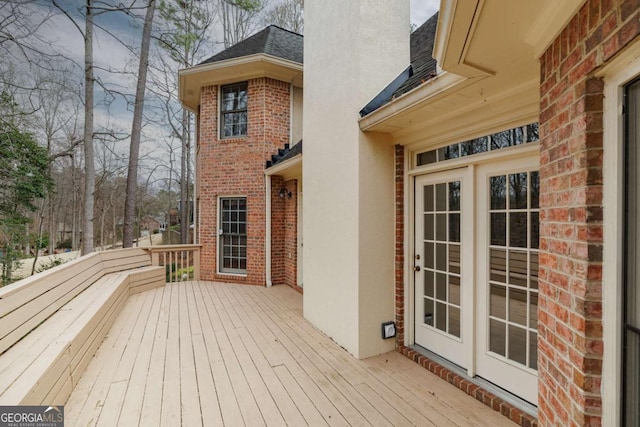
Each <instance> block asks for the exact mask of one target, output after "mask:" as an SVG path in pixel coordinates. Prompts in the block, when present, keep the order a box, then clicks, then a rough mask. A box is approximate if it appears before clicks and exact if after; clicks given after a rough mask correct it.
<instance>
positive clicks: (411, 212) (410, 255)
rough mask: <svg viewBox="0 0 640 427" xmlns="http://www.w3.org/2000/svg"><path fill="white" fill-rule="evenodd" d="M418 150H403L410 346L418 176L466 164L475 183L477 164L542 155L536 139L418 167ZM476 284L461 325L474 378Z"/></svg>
mask: <svg viewBox="0 0 640 427" xmlns="http://www.w3.org/2000/svg"><path fill="white" fill-rule="evenodd" d="M534 121H535V119H534ZM419 151H424V149H419V148H416V149H409V148H405V153H404V169H405V171H407V172H405V174H404V189H405V192H404V206H405V209H404V221H405V222H404V224H405V227H404V254H405V256H404V268H403V272H404V276H403V277H404V313H405V315H404V330H405V335H404V345H405V346H408V347H409V346H412V345H414V344H415V287H416V284H415V279H414V274H413V266H414V254H415V241H414V239H415V203H416V200H415V192H416V185H415V177H417V176H420V175H424V174H430V173H436V172H442V171H448V170H451V169H456V168H463V167H466V168H467V173H468V174H469V176H470V177H471V179H470V180H468V181H469V182H472V183H473V182H475V180H476V177H475V175H476V170H477V168H478V167H479V166H481V165H483V164H487V163H494V162H499V161H501V160H504V159H509V160H514V161H517V160H519V159H522V158H531V157H534V156H536V159H539V153H540V144H539V143H538V142H534V143H529V144H526V145H524V146H518V147H513V148H507V149H502V150H499V151H495V152H488V153H482V154H476V155H474V156H473V157H472V158H467V157H465V158H461V159H454V160H448V161H446V162H442V163H435V164H430V165H427V166H421V167H416V166H415V165H414V160H415V154H416V153H417V152H419ZM538 161H539V160H538ZM467 187H470V186H469V185H467ZM473 190H474V194H472V195H471V196H469V197H471V198H472V199H471V200H473V203H472V204H473V206H472V207H471V208H468V207H467V209H472V212H473V216H472V218H473V219H474V220H473V232H472V237H471V239H473V244H472V245H470V246H469V247H470V248H472V250H473V251H475V250H477V249H476V247H477V245H478V242H477V236H478V230H477V229H476V228H477V226H476V225H475V223H476V220H475V218H476V212H477V210H476V207H477V203H476V197H477V196H476V193H475V188H473ZM461 255H462V254H461ZM466 256H467V257H468V256H469V255H468V254H467V255H466ZM471 256H472V258H471V259H472V260H473V261H472V262H470V265H471V266H472V268H473V274H472V277H473V280H475V278H476V277H477V273H476V262H477V259H474V257H473V255H471ZM477 288H478V287H477V286H476V287H474V289H475V291H474V292H469V293H467V294H468V295H467V298H468V300H467V299H465V300H464V303H465V304H467V306H470V307H471V308H470V310H472V313H473V315H472V316H467V320H468V321H469V322H471V325H468V324H466V323H462V325H461V326H462V327H463V328H468V330H469V331H471V335H472V337H471V339H468V340H466V345H467V346H469V347H468V350H467V351H465V352H466V353H467V354H468V355H469V358H470V359H471V361H468V362H467V367H466V371H467V375H468V376H469V377H471V378H473V377H475V376H476V370H477V366H476V360H475V359H476V357H475V348H476V346H477V331H476V325H475V319H476V316H477V312H476V305H477Z"/></svg>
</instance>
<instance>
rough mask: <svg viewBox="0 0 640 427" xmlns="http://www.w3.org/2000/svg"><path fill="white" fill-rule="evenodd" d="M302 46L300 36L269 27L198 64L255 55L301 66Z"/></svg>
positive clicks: (274, 26) (272, 26)
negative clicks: (271, 57) (287, 61)
mask: <svg viewBox="0 0 640 427" xmlns="http://www.w3.org/2000/svg"><path fill="white" fill-rule="evenodd" d="M303 46H304V43H303V37H302V35H300V34H297V33H294V32H291V31H288V30H285V29H283V28H280V27H278V26H276V25H270V26H268V27H266V28H265V29H264V30H262V31H260V32H258V33H256V34H254V35H252V36H251V37H249V38H246V39H244V40H243V41H241V42H239V43H236V44H234V45H233V46H231V47H229V48H228V49H225V50H223V51H222V52H220V53H217V54H215V55H213V56H212V57H210V58H208V59H206V60H204V61H202V62H201V63H200V64H210V63H212V62H218V61H224V60H227V59H234V58H241V57H244V56H251V55H257V54H265V55H271V56H275V57H277V58H282V59H286V60H289V61H293V62H297V63H299V64H302V63H303V56H304V55H303V52H304V50H303Z"/></svg>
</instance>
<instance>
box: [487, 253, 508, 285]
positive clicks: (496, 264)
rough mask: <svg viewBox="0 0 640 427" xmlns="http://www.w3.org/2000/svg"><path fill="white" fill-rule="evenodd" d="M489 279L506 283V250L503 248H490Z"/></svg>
mask: <svg viewBox="0 0 640 427" xmlns="http://www.w3.org/2000/svg"><path fill="white" fill-rule="evenodd" d="M490 270H491V276H490V277H491V280H492V281H494V282H500V283H507V251H505V250H503V249H491V250H490Z"/></svg>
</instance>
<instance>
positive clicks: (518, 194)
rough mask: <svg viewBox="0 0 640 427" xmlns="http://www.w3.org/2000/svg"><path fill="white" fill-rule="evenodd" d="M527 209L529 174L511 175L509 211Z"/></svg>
mask: <svg viewBox="0 0 640 427" xmlns="http://www.w3.org/2000/svg"><path fill="white" fill-rule="evenodd" d="M526 208H527V173H526V172H522V173H514V174H511V175H509V209H526Z"/></svg>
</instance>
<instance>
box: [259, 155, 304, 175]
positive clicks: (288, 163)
mask: <svg viewBox="0 0 640 427" xmlns="http://www.w3.org/2000/svg"><path fill="white" fill-rule="evenodd" d="M298 165H302V154H298V155H297V156H295V157H292V158H291V159H287V160H285V161H284V162H282V163H278V164H277V165H275V166H271V167H270V168H269V169H265V171H264V174H265V175H267V176H269V175H280V174H281V173H282V172H283V171H285V170H287V169H289V168H292V167H294V166H298Z"/></svg>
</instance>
